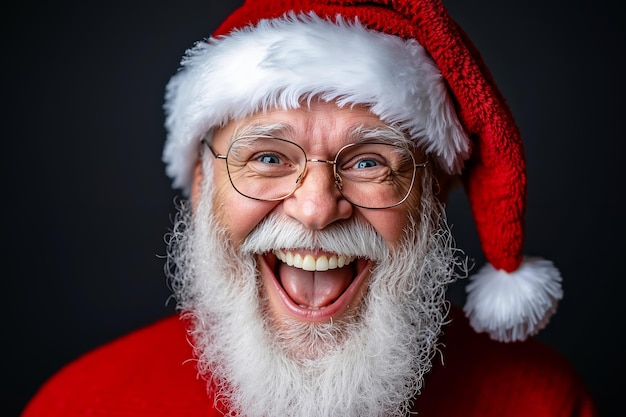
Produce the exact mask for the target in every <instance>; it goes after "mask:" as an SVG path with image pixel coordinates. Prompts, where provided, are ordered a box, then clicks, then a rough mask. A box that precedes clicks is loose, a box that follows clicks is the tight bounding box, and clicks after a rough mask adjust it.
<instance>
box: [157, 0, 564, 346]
mask: <svg viewBox="0 0 626 417" xmlns="http://www.w3.org/2000/svg"><path fill="white" fill-rule="evenodd" d="M313 96H316V97H321V98H322V99H324V100H327V101H335V102H337V103H338V104H339V105H340V106H343V105H352V104H365V105H367V106H369V108H370V109H371V111H372V112H373V113H375V114H376V115H378V116H379V117H380V118H381V119H382V120H384V121H385V122H387V123H390V124H391V123H393V124H395V125H399V126H400V127H401V128H402V129H403V130H404V131H406V132H407V133H408V134H409V135H410V136H411V137H413V138H414V140H416V141H417V142H418V143H419V145H420V146H422V147H423V149H425V151H426V152H427V153H429V154H430V155H431V156H432V157H433V158H434V159H435V160H436V161H437V162H438V163H439V164H440V166H441V167H442V168H443V169H445V170H446V171H447V172H448V173H451V174H460V175H461V178H462V180H463V185H464V188H465V190H466V193H467V196H468V199H469V202H470V205H471V208H472V212H473V216H474V219H475V222H476V225H477V230H478V235H479V239H480V242H481V246H482V250H483V252H484V254H485V256H486V259H487V261H488V264H487V265H485V266H484V267H483V268H482V269H481V270H480V271H479V272H478V273H477V274H476V275H474V276H473V277H471V278H470V279H471V282H470V283H469V284H468V286H467V289H468V297H467V301H466V305H465V308H464V309H465V312H466V314H467V315H468V317H469V319H470V322H471V324H472V326H473V327H474V329H475V330H476V331H479V332H488V333H489V335H490V336H491V337H492V338H494V339H496V340H501V341H516V340H523V339H525V338H526V337H528V336H529V335H532V334H534V333H536V332H537V331H538V330H540V329H541V328H542V327H543V326H545V324H546V323H547V321H548V320H549V318H550V316H551V315H552V314H553V313H554V311H555V310H556V304H557V302H558V300H559V299H560V298H561V297H562V289H561V284H560V282H561V277H560V274H559V272H558V270H557V269H556V268H555V267H554V266H553V264H552V263H551V262H549V261H547V260H543V259H539V258H529V257H525V256H523V253H522V250H523V243H524V212H525V205H526V172H525V170H526V168H525V159H524V150H523V146H522V142H521V139H520V133H519V130H518V128H517V126H516V124H515V122H514V120H513V117H512V115H511V113H510V111H509V108H508V106H507V105H506V103H505V100H504V99H503V97H502V96H501V94H500V92H499V90H498V88H497V87H496V85H495V84H494V82H493V80H492V77H491V75H490V73H489V72H488V70H487V68H486V67H485V66H484V63H483V61H482V58H481V57H480V55H479V53H478V52H477V50H476V49H475V47H474V46H473V44H472V43H471V41H470V40H469V39H468V38H467V36H466V34H465V33H464V32H463V31H462V29H461V28H460V27H459V26H458V25H457V24H456V22H454V21H453V20H452V19H451V18H450V16H449V15H448V12H447V11H446V9H445V8H444V6H443V4H442V2H441V0H402V1H394V2H389V1H387V0H378V1H367V2H361V1H354V0H345V1H339V0H336V1H329V0H300V1H298V0H296V1H281V0H257V1H250V0H248V1H246V2H245V3H244V4H243V5H242V6H241V7H240V8H239V9H237V10H236V11H235V12H234V13H232V14H231V15H230V16H229V17H228V18H227V19H226V20H225V21H224V22H223V24H222V25H221V26H220V27H219V28H218V29H217V30H216V31H215V32H214V33H213V35H212V37H211V38H209V39H206V40H204V41H201V42H198V43H197V44H196V45H195V46H194V47H193V48H191V49H190V50H188V51H187V54H186V55H185V57H184V58H183V60H182V62H181V70H180V71H179V72H178V73H177V74H176V75H175V76H174V77H172V79H171V81H170V83H169V84H168V86H167V91H166V102H165V110H166V116H167V117H166V128H167V132H168V136H167V141H166V144H165V149H164V153H163V160H164V162H165V163H166V166H167V167H166V170H167V174H168V175H169V176H170V177H171V178H172V179H173V186H174V187H178V188H181V189H182V190H183V192H185V193H188V192H189V189H190V186H191V177H192V168H193V165H194V163H195V161H196V160H197V157H198V147H199V142H200V140H201V139H202V138H203V137H205V138H206V137H207V135H208V136H209V139H210V135H211V132H212V129H214V128H215V127H217V126H220V125H223V124H225V123H226V122H227V121H228V120H231V119H236V118H240V117H244V116H247V115H250V114H252V113H255V112H257V111H260V110H264V109H268V108H270V107H274V106H278V107H281V108H296V107H298V106H299V105H300V103H301V100H302V99H303V98H310V97H313Z"/></svg>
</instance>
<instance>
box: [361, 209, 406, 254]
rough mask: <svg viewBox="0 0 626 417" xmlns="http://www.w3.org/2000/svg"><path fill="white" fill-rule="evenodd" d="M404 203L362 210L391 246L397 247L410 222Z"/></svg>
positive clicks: (366, 218)
mask: <svg viewBox="0 0 626 417" xmlns="http://www.w3.org/2000/svg"><path fill="white" fill-rule="evenodd" d="M405 205H406V204H402V205H400V206H399V207H394V208H391V209H385V210H360V211H359V212H360V216H362V217H363V218H364V219H365V221H367V222H368V223H369V224H371V225H372V226H373V227H374V229H376V231H377V232H378V233H380V235H381V236H382V237H383V239H385V241H386V242H387V245H389V247H390V248H395V247H396V246H397V245H398V244H399V243H400V241H401V239H402V238H403V236H404V228H405V227H406V226H407V224H408V219H409V213H408V211H407V209H406V207H404V206H405Z"/></svg>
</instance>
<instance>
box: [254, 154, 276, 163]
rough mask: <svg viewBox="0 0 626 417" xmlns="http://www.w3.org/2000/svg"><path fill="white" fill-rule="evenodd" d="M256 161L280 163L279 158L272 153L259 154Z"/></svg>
mask: <svg viewBox="0 0 626 417" xmlns="http://www.w3.org/2000/svg"><path fill="white" fill-rule="evenodd" d="M257 161H259V162H263V163H264V164H280V158H279V157H278V156H276V155H272V154H268V155H261V156H259V157H258V158H257Z"/></svg>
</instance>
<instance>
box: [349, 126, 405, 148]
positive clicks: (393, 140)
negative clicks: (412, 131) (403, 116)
mask: <svg viewBox="0 0 626 417" xmlns="http://www.w3.org/2000/svg"><path fill="white" fill-rule="evenodd" d="M349 136H350V138H351V140H352V141H354V142H363V141H371V140H376V141H380V142H385V143H389V144H390V145H396V146H400V147H404V148H406V147H414V146H415V142H414V141H413V140H412V139H411V138H410V137H409V136H407V135H406V134H405V133H404V132H402V131H401V130H400V129H398V128H396V127H394V126H390V125H383V126H363V125H359V126H356V127H355V128H354V129H353V130H352V132H351V133H350V135H349Z"/></svg>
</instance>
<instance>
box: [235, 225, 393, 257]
mask: <svg viewBox="0 0 626 417" xmlns="http://www.w3.org/2000/svg"><path fill="white" fill-rule="evenodd" d="M275 249H309V250H314V249H318V250H322V251H326V252H330V253H335V254H338V255H346V256H356V257H360V258H368V259H371V260H374V261H377V262H380V261H382V260H383V259H386V258H387V257H388V256H389V247H388V246H387V244H386V242H385V240H384V239H383V238H382V236H381V235H380V234H379V233H378V232H377V231H376V230H375V229H374V228H373V227H372V226H371V225H369V224H367V223H364V222H361V221H358V220H354V219H350V220H347V221H344V222H340V223H334V224H332V225H330V226H328V227H326V228H325V229H323V230H310V229H307V228H305V227H304V226H302V225H301V224H300V223H298V222H297V221H296V220H294V219H291V218H289V217H286V216H284V217H281V216H279V215H278V214H271V215H269V216H267V217H266V218H265V219H263V221H262V222H261V223H259V225H258V226H257V227H255V228H254V230H253V231H252V232H251V233H250V234H249V235H248V236H247V237H246V239H245V241H244V242H243V244H242V246H241V250H242V252H243V253H244V254H247V255H253V254H257V253H265V252H269V251H272V250H275Z"/></svg>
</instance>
